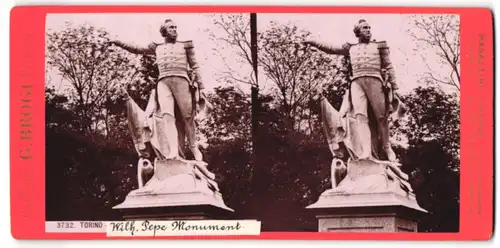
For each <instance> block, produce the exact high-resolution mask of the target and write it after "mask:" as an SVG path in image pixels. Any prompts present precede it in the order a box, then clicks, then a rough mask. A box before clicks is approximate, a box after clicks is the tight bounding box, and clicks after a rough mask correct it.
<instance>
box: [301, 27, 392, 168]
mask: <svg viewBox="0 0 500 248" xmlns="http://www.w3.org/2000/svg"><path fill="white" fill-rule="evenodd" d="M353 31H354V34H355V36H356V37H357V38H358V42H357V43H353V44H351V43H345V44H344V45H341V46H332V45H329V44H325V43H322V42H317V41H305V42H304V43H305V44H306V45H312V46H314V47H317V48H318V49H319V50H321V51H323V52H326V53H328V54H336V55H344V56H349V57H350V61H351V67H352V78H351V82H350V88H349V92H348V94H350V95H348V96H349V97H348V99H350V101H349V104H347V105H348V106H349V107H348V108H350V110H349V111H350V113H351V114H352V116H351V117H352V118H353V121H352V122H350V125H351V128H350V130H351V132H353V133H352V134H351V135H352V136H356V142H352V143H353V145H351V147H354V148H353V149H354V150H357V152H354V153H355V157H356V159H370V158H377V159H378V158H379V154H384V153H385V156H386V157H387V159H388V160H389V161H395V160H396V155H395V153H394V151H393V150H392V147H391V144H390V141H389V122H388V117H389V113H390V109H389V107H390V106H391V103H390V102H389V101H390V99H391V98H390V96H389V95H388V94H387V93H388V92H391V91H392V93H394V91H396V90H397V89H398V85H397V84H396V78H395V75H394V74H395V73H394V68H393V65H392V63H391V61H390V59H389V47H388V46H387V43H386V42H385V41H378V42H377V41H374V40H372V39H371V37H372V35H371V30H370V25H369V24H368V22H367V21H366V20H363V19H362V20H359V22H358V23H356V25H355V26H354V30H353ZM383 71H385V72H386V75H384V73H383ZM369 106H370V108H369ZM345 107H346V106H345V105H343V108H344V110H342V108H341V111H340V112H341V115H345V114H346V112H347V111H346V110H345ZM369 113H370V114H369ZM371 116H374V117H373V118H370V117H371ZM375 126H376V127H375ZM352 130H356V131H355V134H354V131H352ZM379 152H380V153H379ZM351 155H352V153H351Z"/></svg>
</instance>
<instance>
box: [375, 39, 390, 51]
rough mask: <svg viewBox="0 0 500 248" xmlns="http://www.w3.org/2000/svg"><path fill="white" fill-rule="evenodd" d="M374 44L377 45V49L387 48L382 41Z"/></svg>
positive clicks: (385, 43)
mask: <svg viewBox="0 0 500 248" xmlns="http://www.w3.org/2000/svg"><path fill="white" fill-rule="evenodd" d="M375 43H377V45H378V49H386V48H389V46H388V45H387V42H386V41H385V40H383V41H375Z"/></svg>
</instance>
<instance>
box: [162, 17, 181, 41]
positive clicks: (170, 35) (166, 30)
mask: <svg viewBox="0 0 500 248" xmlns="http://www.w3.org/2000/svg"><path fill="white" fill-rule="evenodd" d="M160 34H161V36H163V37H165V38H166V39H168V40H174V41H175V40H176V39H177V25H176V24H175V22H174V21H172V19H166V20H165V22H163V24H162V25H161V27H160Z"/></svg>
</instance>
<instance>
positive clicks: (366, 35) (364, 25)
mask: <svg viewBox="0 0 500 248" xmlns="http://www.w3.org/2000/svg"><path fill="white" fill-rule="evenodd" d="M353 31H354V35H356V37H358V39H359V41H360V42H368V41H370V39H371V37H372V34H371V27H370V24H368V22H367V21H366V20H364V19H361V20H359V21H358V23H356V25H354V29H353Z"/></svg>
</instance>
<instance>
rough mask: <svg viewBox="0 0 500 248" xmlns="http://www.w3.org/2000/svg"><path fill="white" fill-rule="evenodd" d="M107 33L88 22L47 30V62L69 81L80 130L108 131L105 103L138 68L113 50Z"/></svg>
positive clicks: (107, 114)
mask: <svg viewBox="0 0 500 248" xmlns="http://www.w3.org/2000/svg"><path fill="white" fill-rule="evenodd" d="M107 36H108V33H107V32H106V31H105V30H101V29H97V28H95V27H93V26H89V25H81V26H73V25H71V24H69V23H68V25H67V27H66V28H65V29H63V30H59V31H52V30H51V31H48V32H47V45H46V47H47V56H46V57H47V65H48V66H49V68H50V69H51V70H55V71H57V72H58V73H59V74H60V75H61V76H62V78H63V80H65V81H66V82H68V83H69V86H70V87H69V88H70V95H69V96H68V97H69V100H70V103H71V104H72V105H74V109H76V112H77V113H76V114H77V115H78V117H79V118H80V121H81V122H82V129H83V130H81V131H85V132H99V131H102V129H103V128H104V132H105V133H106V134H107V133H109V129H110V127H109V113H108V109H107V108H106V105H109V102H110V101H113V100H114V99H116V97H118V96H119V94H120V91H121V89H120V87H119V86H120V85H121V84H123V83H125V82H128V81H130V80H131V79H132V78H134V76H136V75H137V74H138V73H137V69H136V68H135V66H134V64H133V63H132V62H131V60H130V59H129V58H128V55H127V54H125V53H123V52H122V51H113V50H112V49H110V48H109V45H108V43H107V41H108V38H107Z"/></svg>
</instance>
